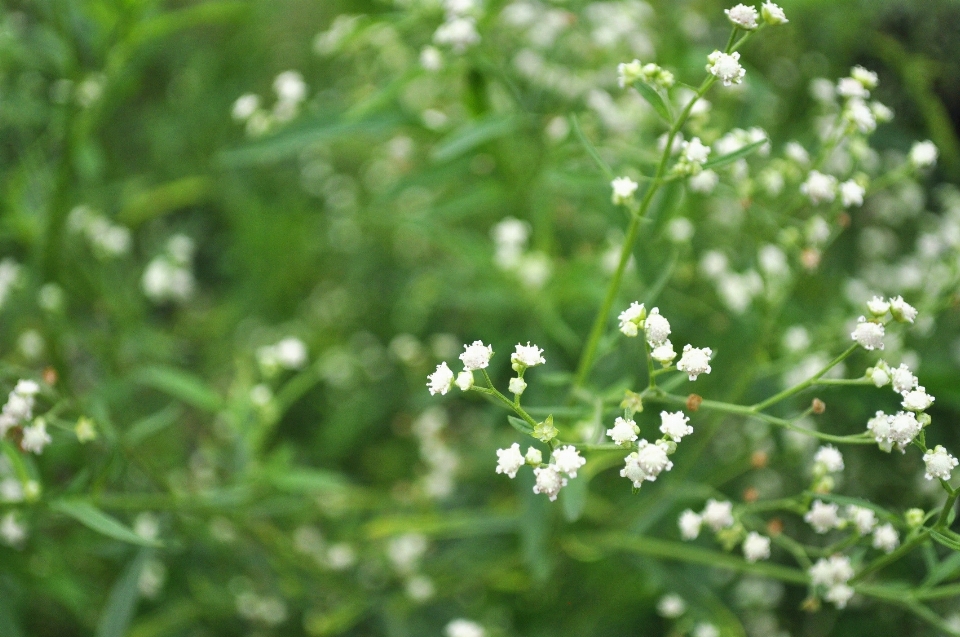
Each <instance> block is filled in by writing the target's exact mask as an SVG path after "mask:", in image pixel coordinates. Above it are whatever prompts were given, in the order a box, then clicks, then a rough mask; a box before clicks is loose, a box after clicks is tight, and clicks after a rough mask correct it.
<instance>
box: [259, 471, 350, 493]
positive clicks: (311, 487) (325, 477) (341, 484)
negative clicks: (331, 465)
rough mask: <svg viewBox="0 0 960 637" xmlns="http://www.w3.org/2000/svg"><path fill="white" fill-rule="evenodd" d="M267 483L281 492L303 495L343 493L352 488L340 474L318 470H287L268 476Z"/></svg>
mask: <svg viewBox="0 0 960 637" xmlns="http://www.w3.org/2000/svg"><path fill="white" fill-rule="evenodd" d="M267 481H268V482H269V483H270V484H271V485H273V487H274V488H276V489H279V490H281V491H286V492H288V493H301V494H310V493H317V492H324V491H342V490H343V489H346V488H349V486H350V485H349V484H348V483H347V481H346V480H344V478H343V476H341V475H340V474H338V473H333V472H332V471H320V470H317V469H285V470H282V471H278V472H276V473H273V474H270V475H268V476H267Z"/></svg>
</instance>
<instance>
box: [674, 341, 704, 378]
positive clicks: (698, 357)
mask: <svg viewBox="0 0 960 637" xmlns="http://www.w3.org/2000/svg"><path fill="white" fill-rule="evenodd" d="M711 356H713V350H711V349H710V348H709V347H702V348H701V347H693V346H691V345H684V346H683V355H682V356H680V361H679V362H678V363H677V369H679V370H680V371H681V372H686V373H687V376H688V377H689V378H690V380H697V376H699V375H700V374H709V373H710V372H711V367H710V357H711Z"/></svg>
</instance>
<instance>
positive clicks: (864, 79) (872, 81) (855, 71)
mask: <svg viewBox="0 0 960 637" xmlns="http://www.w3.org/2000/svg"><path fill="white" fill-rule="evenodd" d="M850 77H852V78H853V79H855V80H856V81H858V82H860V83H861V84H862V85H863V88H866V89H870V90H873V89H875V88H877V83H878V82H879V80H878V78H877V74H876V73H874V72H873V71H869V70H867V69H865V68H863V67H862V66H859V65H858V66H855V67H853V68H852V69H850Z"/></svg>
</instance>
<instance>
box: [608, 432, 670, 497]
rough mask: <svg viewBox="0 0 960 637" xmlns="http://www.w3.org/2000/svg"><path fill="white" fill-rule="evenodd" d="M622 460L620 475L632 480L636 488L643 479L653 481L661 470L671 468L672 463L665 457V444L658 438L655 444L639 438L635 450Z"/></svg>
mask: <svg viewBox="0 0 960 637" xmlns="http://www.w3.org/2000/svg"><path fill="white" fill-rule="evenodd" d="M623 460H624V467H623V469H621V470H620V475H621V476H622V477H624V478H627V479H628V480H630V481H632V482H633V486H634V488H636V489H639V488H640V485H641V484H643V482H644V480H649V481H651V482H653V481H655V480H656V479H657V476H659V475H660V473H661V472H663V471H669V470H670V469H672V468H673V463H672V462H670V458H668V457H667V444H666V443H665V442H664V441H663V440H658V441H657V442H656V443H655V444H650V443H649V442H648V441H646V440H641V441H640V442H639V443H638V445H637V451H635V452H633V453H631V454H630V455H628V456H627V457H626V458H624V459H623Z"/></svg>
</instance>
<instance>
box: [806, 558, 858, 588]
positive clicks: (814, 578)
mask: <svg viewBox="0 0 960 637" xmlns="http://www.w3.org/2000/svg"><path fill="white" fill-rule="evenodd" d="M807 573H808V574H809V575H810V583H811V584H813V585H814V586H835V585H837V584H846V583H847V582H848V581H849V580H850V578H851V577H853V567H852V566H850V559H849V558H848V557H846V556H844V555H832V556H831V557H830V558H829V559H826V558H822V557H821V558H820V559H819V560H817V563H816V564H814V565H813V566H811V567H810V569H809V570H808V571H807Z"/></svg>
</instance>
